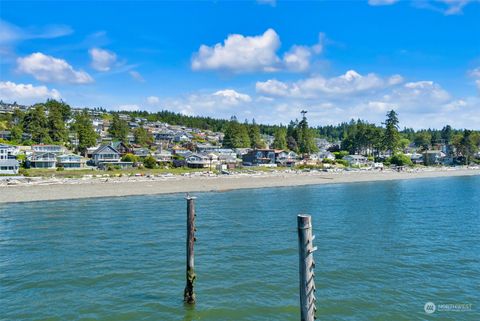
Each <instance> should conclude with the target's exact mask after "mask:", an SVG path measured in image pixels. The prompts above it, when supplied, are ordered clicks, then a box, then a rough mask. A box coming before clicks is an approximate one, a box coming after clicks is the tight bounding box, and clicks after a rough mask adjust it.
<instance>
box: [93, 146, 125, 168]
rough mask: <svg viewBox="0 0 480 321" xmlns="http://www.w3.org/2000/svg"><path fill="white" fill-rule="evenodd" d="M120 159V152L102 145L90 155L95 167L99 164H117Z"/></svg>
mask: <svg viewBox="0 0 480 321" xmlns="http://www.w3.org/2000/svg"><path fill="white" fill-rule="evenodd" d="M120 158H121V156H120V152H119V151H117V150H116V149H115V148H113V147H112V146H110V145H102V146H100V147H99V148H97V150H96V151H94V152H93V153H92V161H93V163H94V164H95V165H96V166H98V165H100V164H101V163H117V162H119V161H120Z"/></svg>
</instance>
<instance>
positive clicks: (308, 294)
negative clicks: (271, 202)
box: [297, 214, 317, 321]
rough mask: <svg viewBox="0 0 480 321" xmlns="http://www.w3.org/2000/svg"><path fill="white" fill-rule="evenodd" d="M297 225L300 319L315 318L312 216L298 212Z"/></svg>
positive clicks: (303, 320)
mask: <svg viewBox="0 0 480 321" xmlns="http://www.w3.org/2000/svg"><path fill="white" fill-rule="evenodd" d="M297 225H298V250H299V263H300V264H299V275H300V310H301V319H300V320H301V321H313V320H315V311H316V307H315V301H316V300H317V299H316V298H315V293H314V292H315V281H314V277H315V273H314V272H313V269H314V268H315V261H314V260H313V252H314V251H315V250H316V249H317V248H316V247H313V244H312V242H313V240H314V238H315V237H312V217H311V216H310V215H303V214H300V215H298V216H297Z"/></svg>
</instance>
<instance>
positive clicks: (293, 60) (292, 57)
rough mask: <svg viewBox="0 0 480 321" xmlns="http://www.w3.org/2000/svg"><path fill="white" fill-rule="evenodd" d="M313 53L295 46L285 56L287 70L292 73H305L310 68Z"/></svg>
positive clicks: (306, 48)
mask: <svg viewBox="0 0 480 321" xmlns="http://www.w3.org/2000/svg"><path fill="white" fill-rule="evenodd" d="M311 57H312V52H311V50H310V48H308V47H305V46H293V47H292V48H291V49H290V50H289V51H287V52H286V53H285V54H284V55H283V63H284V64H285V67H286V69H288V70H291V71H304V70H307V69H308V68H309V67H310V59H311Z"/></svg>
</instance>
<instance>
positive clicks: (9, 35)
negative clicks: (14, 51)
mask: <svg viewBox="0 0 480 321" xmlns="http://www.w3.org/2000/svg"><path fill="white" fill-rule="evenodd" d="M71 33H73V30H72V28H70V27H69V26H65V25H50V26H45V27H43V28H20V27H18V26H16V25H14V24H11V23H9V22H7V21H5V20H1V19H0V44H6V43H13V42H17V41H23V40H29V39H52V38H58V37H63V36H67V35H69V34H71Z"/></svg>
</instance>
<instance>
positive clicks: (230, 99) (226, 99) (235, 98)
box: [213, 89, 252, 105]
mask: <svg viewBox="0 0 480 321" xmlns="http://www.w3.org/2000/svg"><path fill="white" fill-rule="evenodd" d="M213 96H216V97H219V98H221V101H222V102H223V103H224V104H228V105H238V104H239V103H242V102H251V101H252V98H250V96H249V95H247V94H241V93H239V92H237V91H235V90H233V89H225V90H219V91H217V92H215V93H214V94H213Z"/></svg>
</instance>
